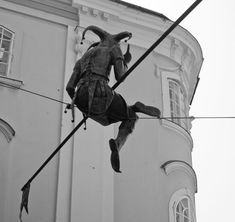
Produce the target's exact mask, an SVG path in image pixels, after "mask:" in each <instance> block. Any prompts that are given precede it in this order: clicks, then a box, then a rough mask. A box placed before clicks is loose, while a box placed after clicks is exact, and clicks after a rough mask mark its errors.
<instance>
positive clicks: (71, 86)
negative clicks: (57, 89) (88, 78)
mask: <svg viewBox="0 0 235 222" xmlns="http://www.w3.org/2000/svg"><path fill="white" fill-rule="evenodd" d="M80 77H81V62H80V60H78V61H77V62H76V64H75V66H74V68H73V73H72V75H71V77H70V79H69V81H68V83H67V86H66V91H67V92H68V94H69V96H70V97H71V98H73V96H74V92H75V88H76V85H77V83H78V81H79V79H80Z"/></svg>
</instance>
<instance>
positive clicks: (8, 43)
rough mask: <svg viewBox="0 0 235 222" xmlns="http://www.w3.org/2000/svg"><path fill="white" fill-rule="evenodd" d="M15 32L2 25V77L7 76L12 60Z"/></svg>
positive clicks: (0, 32) (0, 73)
mask: <svg viewBox="0 0 235 222" xmlns="http://www.w3.org/2000/svg"><path fill="white" fill-rule="evenodd" d="M13 40H14V32H12V31H11V30H9V29H7V28H6V27H4V26H2V25H0V75H2V76H7V75H8V74H9V72H10V64H11V60H12V48H13Z"/></svg>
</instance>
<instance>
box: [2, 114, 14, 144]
mask: <svg viewBox="0 0 235 222" xmlns="http://www.w3.org/2000/svg"><path fill="white" fill-rule="evenodd" d="M0 131H1V132H2V133H3V135H4V136H5V137H6V140H7V142H8V143H9V142H11V140H12V138H13V137H14V136H15V130H14V129H13V128H12V127H11V125H10V124H8V123H7V122H6V121H4V120H3V119H1V118H0Z"/></svg>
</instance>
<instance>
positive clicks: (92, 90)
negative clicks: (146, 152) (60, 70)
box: [66, 26, 161, 173]
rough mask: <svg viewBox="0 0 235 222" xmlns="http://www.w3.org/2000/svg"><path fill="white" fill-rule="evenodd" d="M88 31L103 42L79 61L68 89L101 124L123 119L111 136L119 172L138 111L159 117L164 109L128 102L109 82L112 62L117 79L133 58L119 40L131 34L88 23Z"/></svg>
mask: <svg viewBox="0 0 235 222" xmlns="http://www.w3.org/2000/svg"><path fill="white" fill-rule="evenodd" d="M87 31H92V32H93V33H95V34H96V35H98V36H99V38H100V42H96V43H94V44H92V45H91V46H90V47H89V48H88V50H87V51H86V53H85V54H84V55H83V56H82V57H81V59H79V60H78V61H77V62H76V64H75V67H74V69H73V73H72V75H71V77H70V80H69V82H68V84H67V87H66V90H67V92H68V94H69V96H70V97H71V99H72V100H73V103H74V104H75V105H76V106H77V107H78V109H79V110H80V111H81V112H82V113H83V114H84V115H86V116H88V117H89V118H91V119H93V120H95V121H97V122H99V123H100V124H101V125H103V126H107V125H110V124H112V123H116V122H121V124H120V126H119V131H118V135H117V137H116V139H110V140H109V145H110V149H111V158H110V160H111V165H112V168H113V170H114V171H115V172H119V173H120V172H121V171H120V160H119V152H120V150H121V148H122V147H123V145H124V143H125V141H126V139H127V137H128V135H130V134H131V133H132V131H133V129H134V126H135V123H136V121H137V119H138V116H137V114H136V113H138V112H140V113H144V114H147V115H150V116H154V117H157V118H159V117H160V113H161V112H160V110H159V109H158V108H155V107H152V106H146V105H144V104H143V103H141V102H136V103H135V104H134V105H131V106H129V105H127V103H126V102H125V100H124V98H123V97H122V96H121V95H120V94H118V93H116V92H115V91H114V90H112V88H111V87H110V86H109V85H108V83H109V76H110V71H111V68H112V66H113V69H114V74H115V79H116V80H117V81H118V80H120V78H121V76H122V75H123V74H124V73H125V72H126V70H127V69H128V68H127V64H128V63H129V62H130V60H131V54H130V51H129V45H128V47H127V52H126V53H125V54H124V55H123V53H122V51H121V48H120V41H121V40H122V39H125V38H128V39H130V38H131V37H132V34H131V33H129V32H121V33H119V34H116V35H111V34H109V33H108V32H106V31H104V30H102V29H101V28H99V27H97V26H88V27H87V28H86V29H85V30H84V31H83V33H82V39H83V40H84V39H85V34H86V32H87Z"/></svg>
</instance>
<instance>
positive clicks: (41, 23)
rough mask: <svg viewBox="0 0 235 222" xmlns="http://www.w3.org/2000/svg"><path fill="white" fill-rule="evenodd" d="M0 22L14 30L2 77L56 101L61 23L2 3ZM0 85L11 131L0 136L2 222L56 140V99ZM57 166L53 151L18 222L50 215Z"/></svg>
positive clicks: (10, 217)
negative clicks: (10, 55) (8, 135)
mask: <svg viewBox="0 0 235 222" xmlns="http://www.w3.org/2000/svg"><path fill="white" fill-rule="evenodd" d="M16 7H17V6H16ZM0 23H1V25H3V26H5V27H8V28H9V29H11V30H12V31H13V32H15V42H14V46H13V54H14V59H13V62H12V68H11V72H10V74H9V76H8V78H13V79H17V80H20V81H23V88H24V89H27V90H31V91H33V92H37V93H40V94H43V95H47V96H50V97H53V98H55V99H58V100H61V98H62V95H63V90H62V87H63V75H64V70H65V46H66V35H67V30H66V26H64V25H60V24H56V23H54V22H49V21H47V20H44V19H39V18H36V17H33V16H29V15H26V14H24V13H18V12H14V11H11V10H6V9H3V8H0ZM0 90H1V93H0V101H1V118H3V119H4V120H6V121H8V123H10V124H11V125H12V127H13V128H14V130H15V132H16V135H15V137H14V139H13V140H12V141H11V142H10V143H9V144H7V146H6V145H5V144H6V142H5V141H4V139H3V138H2V135H1V158H4V159H5V160H4V162H3V161H1V164H3V165H4V166H5V169H4V168H1V171H4V172H5V175H3V176H2V175H1V183H2V181H4V183H6V186H5V188H2V186H1V195H5V198H3V199H2V198H1V200H4V201H1V210H2V209H4V213H3V214H2V213H1V214H0V220H1V221H4V222H5V221H15V220H17V217H18V214H19V206H20V205H19V204H20V201H21V191H20V189H21V187H22V186H23V185H24V183H25V182H26V181H27V180H28V179H29V177H30V176H31V175H33V173H34V172H35V170H36V169H37V168H38V167H39V166H40V165H41V164H42V162H43V161H44V160H45V158H46V157H47V156H48V155H49V154H50V153H51V152H52V150H53V149H54V147H55V146H56V145H58V144H59V142H60V139H59V138H60V121H61V104H60V103H56V102H54V101H50V100H47V99H45V98H41V97H37V96H35V95H32V94H29V93H26V92H23V91H20V90H17V89H10V88H6V87H2V86H1V89H0ZM2 146H3V147H2ZM6 168H7V170H6ZM57 168H58V156H57V157H55V158H54V159H53V160H52V161H51V163H50V164H49V165H48V166H47V168H46V169H45V170H44V171H43V172H42V174H41V175H40V176H39V178H40V179H39V180H40V183H37V182H35V183H34V184H33V185H32V186H33V188H32V193H31V194H30V202H31V201H32V202H31V203H34V204H32V205H30V206H29V209H30V212H31V213H30V215H29V217H28V218H27V219H25V220H24V221H33V220H35V218H37V221H53V220H54V217H55V205H56V202H55V201H56V188H57ZM2 178H3V180H2ZM4 178H8V179H7V180H6V179H4ZM2 189H3V190H2ZM3 205H5V208H2V207H3ZM39 209H40V210H39ZM42 212H43V213H42ZM3 217H5V220H4V219H3Z"/></svg>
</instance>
